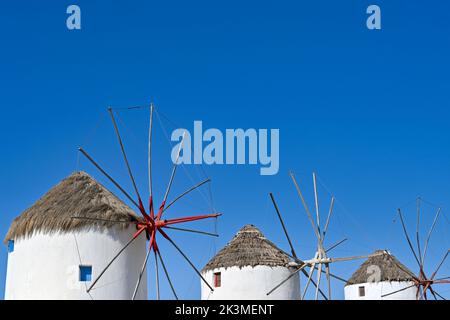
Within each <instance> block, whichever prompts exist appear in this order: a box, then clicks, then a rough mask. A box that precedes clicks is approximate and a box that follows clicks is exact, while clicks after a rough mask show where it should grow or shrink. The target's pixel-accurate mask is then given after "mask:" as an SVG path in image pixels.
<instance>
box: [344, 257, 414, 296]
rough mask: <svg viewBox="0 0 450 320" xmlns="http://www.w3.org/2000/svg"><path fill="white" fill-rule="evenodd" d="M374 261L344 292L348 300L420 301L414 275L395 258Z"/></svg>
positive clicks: (364, 268)
mask: <svg viewBox="0 0 450 320" xmlns="http://www.w3.org/2000/svg"><path fill="white" fill-rule="evenodd" d="M375 253H384V254H382V255H378V256H374V257H370V258H369V259H367V260H366V261H365V262H364V263H363V264H362V265H361V266H360V267H359V269H358V270H357V271H356V272H355V273H354V274H353V275H352V277H351V278H350V280H348V282H347V284H346V285H345V288H344V293H345V300H416V299H417V297H416V294H417V287H416V285H415V284H414V282H413V278H414V275H413V273H412V272H411V271H410V270H409V269H408V268H407V267H405V266H404V265H403V264H402V263H400V261H398V260H397V258H395V257H394V256H393V255H391V254H390V253H389V252H387V251H384V250H378V251H375Z"/></svg>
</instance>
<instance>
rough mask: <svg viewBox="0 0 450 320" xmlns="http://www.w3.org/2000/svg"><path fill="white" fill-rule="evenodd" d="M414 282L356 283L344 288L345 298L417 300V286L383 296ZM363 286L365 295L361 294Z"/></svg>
mask: <svg viewBox="0 0 450 320" xmlns="http://www.w3.org/2000/svg"><path fill="white" fill-rule="evenodd" d="M412 284H413V282H405V281H402V282H400V281H391V282H389V281H381V282H371V283H362V284H354V285H350V286H346V287H345V288H344V293H345V300H416V292H417V287H415V286H414V287H412V288H409V289H406V290H403V291H401V292H397V293H395V294H392V295H389V296H387V297H381V296H382V295H384V294H388V293H391V292H394V291H397V290H400V289H403V288H406V287H409V286H411V285H412ZM362 286H364V287H365V296H364V297H360V296H359V287H362Z"/></svg>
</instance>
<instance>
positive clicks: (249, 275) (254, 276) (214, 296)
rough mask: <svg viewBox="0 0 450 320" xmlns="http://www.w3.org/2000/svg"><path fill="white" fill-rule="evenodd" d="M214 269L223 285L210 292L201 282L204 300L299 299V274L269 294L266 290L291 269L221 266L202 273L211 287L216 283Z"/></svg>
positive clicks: (282, 278)
mask: <svg viewBox="0 0 450 320" xmlns="http://www.w3.org/2000/svg"><path fill="white" fill-rule="evenodd" d="M214 272H221V282H222V283H221V286H220V287H219V288H214V292H212V293H211V290H210V289H209V288H208V286H206V284H204V283H203V282H202V284H201V290H202V300H221V299H223V300H231V299H242V300H271V299H273V300H296V299H299V298H300V282H299V278H298V273H297V274H296V275H295V276H293V277H292V278H291V279H289V281H287V282H286V283H284V284H283V285H282V286H281V287H280V288H278V289H277V290H276V291H274V292H273V293H272V294H270V295H269V296H267V292H269V291H270V290H271V289H272V288H273V287H275V286H276V285H277V284H279V283H280V282H281V281H283V280H284V279H286V278H287V277H288V276H289V275H290V274H291V271H290V270H289V268H285V267H268V266H256V267H249V266H247V267H243V268H239V267H231V268H227V269H225V268H219V269H215V270H211V271H207V272H205V273H203V276H204V277H205V279H206V280H207V281H208V282H209V283H210V284H211V286H213V284H214V281H213V274H214ZM213 287H214V286H213Z"/></svg>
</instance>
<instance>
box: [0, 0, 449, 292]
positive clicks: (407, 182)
mask: <svg viewBox="0 0 450 320" xmlns="http://www.w3.org/2000/svg"><path fill="white" fill-rule="evenodd" d="M72 3H76V4H78V5H80V7H81V10H82V30H81V31H69V30H67V28H66V26H65V19H66V13H65V11H66V8H67V6H68V5H70V4H72ZM373 3H376V4H378V5H380V6H381V10H382V30H380V31H369V30H368V29H367V28H366V27H365V20H366V17H367V15H366V13H365V11H366V8H367V6H368V5H370V4H373ZM449 13H450V5H449V4H448V2H447V1H437V0H433V1H407V0H390V1H380V0H378V1H375V2H372V1H324V0H321V1H277V2H274V1H270V2H269V1H245V2H243V1H234V0H233V1H222V2H218V1H170V2H162V3H161V2H158V3H157V2H155V1H82V0H77V1H71V2H69V1H58V3H56V2H53V1H44V0H41V1H33V2H25V1H8V2H5V3H3V4H2V5H1V6H0V41H1V42H0V43H1V45H0V105H1V111H2V112H1V116H0V146H1V157H0V177H1V179H0V213H1V219H0V234H2V235H4V234H6V232H7V229H8V227H9V225H10V223H11V221H12V220H13V218H14V217H15V216H17V215H19V214H20V213H21V212H22V211H23V210H24V209H26V208H27V207H29V206H30V205H32V204H33V203H34V202H35V201H36V200H37V199H38V198H39V197H40V196H41V195H43V194H44V193H45V192H46V191H47V190H48V189H49V188H50V187H51V186H53V185H54V184H56V183H57V182H58V181H60V180H61V179H63V178H64V177H65V176H67V175H69V174H70V173H71V172H73V171H75V170H77V169H81V170H86V171H87V172H89V173H91V174H92V175H94V176H95V177H96V178H98V179H99V180H100V181H101V182H103V183H105V185H107V186H108V187H110V185H109V184H108V183H107V181H106V180H105V179H104V178H103V177H101V176H100V175H99V174H98V173H97V172H96V171H95V169H94V168H93V167H91V166H90V165H89V164H88V163H87V162H86V161H83V160H80V161H79V162H77V152H76V147H77V146H78V145H83V146H86V148H88V149H89V150H91V152H92V153H93V154H94V155H97V158H99V159H100V160H101V159H105V160H104V162H105V161H106V163H107V167H108V169H109V171H110V172H112V173H114V176H115V177H117V179H118V180H120V181H122V182H123V183H124V185H125V186H127V187H128V188H129V187H130V185H129V183H128V180H127V176H126V171H125V168H124V167H123V164H122V162H121V158H120V154H119V150H118V148H117V145H116V141H115V140H114V139H115V138H114V136H113V132H112V131H111V126H110V123H108V119H107V114H106V111H105V110H106V108H107V106H110V105H112V106H121V107H122V106H133V105H143V104H148V103H149V101H150V99H152V100H153V101H154V102H155V103H156V104H157V106H158V108H159V110H160V111H161V112H162V113H164V114H165V115H166V116H167V117H168V118H169V119H170V120H171V121H172V123H177V124H180V125H182V126H185V127H188V128H192V123H193V121H194V120H203V122H204V125H205V126H206V127H215V128H219V129H225V128H239V127H242V128H279V129H280V148H281V149H280V152H281V155H280V157H281V160H280V161H281V166H280V173H279V174H278V175H276V176H271V177H263V176H260V175H259V169H258V168H257V167H255V166H241V167H237V166H234V167H228V166H214V167H206V168H205V169H206V171H207V172H208V175H209V176H211V177H212V179H213V185H212V190H213V196H214V206H215V207H216V208H217V210H220V211H221V212H223V213H224V216H223V217H222V218H221V219H220V221H219V223H218V229H219V232H220V234H221V237H220V238H219V239H218V240H215V241H212V240H209V239H206V240H205V239H204V238H202V237H201V236H198V237H197V236H186V235H175V238H176V239H178V241H180V243H182V244H183V247H185V250H186V252H188V253H189V255H190V256H191V257H192V258H193V260H194V262H195V263H196V265H197V266H199V267H202V266H203V265H204V264H205V263H206V262H207V261H208V259H209V258H210V257H211V256H212V254H213V251H214V248H216V249H219V248H220V247H222V246H223V245H224V244H225V243H226V242H227V241H228V240H229V239H230V238H231V237H232V236H233V235H234V233H235V232H236V231H237V230H238V229H239V228H240V227H242V226H243V225H244V224H247V223H253V224H256V225H257V226H258V227H259V228H260V229H261V230H262V231H263V232H264V233H265V234H266V236H267V237H269V238H270V239H271V240H273V241H274V242H275V243H276V244H278V245H279V246H280V247H282V248H284V249H288V247H287V243H286V240H285V239H284V237H283V235H282V230H281V228H280V225H279V223H278V221H277V219H276V216H275V213H274V211H273V208H272V207H271V205H270V203H269V197H268V192H270V191H272V192H274V193H275V195H276V196H277V199H278V201H279V205H280V207H281V209H282V212H283V214H284V215H285V219H286V222H287V225H288V229H289V230H290V233H291V236H292V237H293V240H294V243H295V246H296V247H297V248H298V249H297V252H298V254H299V255H300V256H301V257H302V258H308V257H312V256H313V254H314V238H313V233H312V231H311V229H310V226H309V224H308V221H307V219H306V216H305V212H304V211H303V210H302V208H301V207H300V202H299V200H298V198H297V197H296V194H295V189H294V187H293V185H292V183H291V181H290V180H289V177H288V175H287V173H288V171H289V170H293V171H295V172H296V173H297V176H298V178H299V180H300V182H301V183H302V186H303V189H305V191H307V192H306V194H307V196H308V200H309V203H310V205H311V206H312V204H313V203H312V198H311V192H310V191H311V188H312V183H311V177H310V174H311V172H312V171H313V170H317V172H318V174H319V177H320V178H321V181H322V182H323V185H325V186H326V187H327V188H328V189H329V190H330V191H331V192H333V194H335V196H336V197H337V199H338V200H339V203H340V205H339V206H337V207H336V212H335V216H334V217H333V220H332V223H331V226H330V239H329V241H330V242H332V240H338V239H339V238H340V237H343V236H347V237H348V238H349V241H348V242H347V243H346V244H344V245H342V247H340V249H336V251H334V254H335V255H336V256H345V255H353V254H365V253H370V252H372V251H373V250H375V249H378V248H382V249H385V248H388V249H390V250H391V251H392V252H393V253H394V254H395V255H396V256H397V257H398V258H399V259H400V260H402V261H403V262H404V263H405V264H407V265H408V266H409V267H410V268H412V269H413V270H417V268H416V266H415V265H414V261H413V259H412V257H411V254H410V252H409V250H408V248H407V244H406V242H405V240H404V239H403V237H402V236H403V235H402V233H401V226H400V225H399V222H398V221H397V222H395V223H394V222H393V219H394V217H395V213H396V208H397V207H399V206H403V208H404V210H405V215H406V218H407V221H408V226H409V227H410V230H411V232H412V230H413V229H414V223H413V222H414V214H415V211H414V205H411V204H410V205H406V204H408V203H411V201H414V199H415V198H416V197H417V196H418V195H421V196H422V197H424V198H425V199H427V200H428V201H430V202H432V203H436V204H439V205H441V206H442V207H443V212H444V213H445V214H446V215H447V216H446V218H445V217H443V218H442V219H441V220H440V221H439V223H438V227H437V229H436V233H435V234H434V236H433V238H432V241H431V245H430V251H429V258H430V259H429V265H428V267H427V270H429V271H431V269H433V268H432V266H433V265H434V264H436V263H437V262H438V260H440V257H441V255H442V254H443V252H444V250H447V248H448V247H449V244H450V237H449V232H448V231H449V226H450V225H449V221H448V217H450V213H449V209H450V186H449V183H448V182H449V181H450V166H449V164H450V149H449V146H450V129H449V117H450V110H449V107H450V104H449V92H450V80H449V73H450V64H449V60H448V59H449V57H450V19H449V18H448V17H449ZM140 115H142V113H141V114H140ZM123 117H124V119H123V122H124V123H126V125H127V127H128V128H130V130H129V131H130V132H134V133H133V134H134V137H135V140H134V143H132V142H131V141H132V138H131V134H130V135H128V136H127V140H126V141H127V142H128V146H129V147H128V149H129V150H130V157H131V158H132V162H133V165H134V170H135V172H136V175H137V176H138V177H139V178H138V180H139V184H140V186H141V187H142V189H143V190H145V185H146V184H145V183H146V167H145V143H144V142H145V130H144V129H145V125H146V122H145V121H146V120H145V118H143V117H141V116H139V113H138V112H136V113H131V114H130V113H125V114H124V115H123ZM99 119H102V120H101V122H100V124H101V125H100V126H99V129H98V130H95V128H97V124H98V123H99ZM168 123H169V122H167V123H166V124H167V126H168V128H169V129H171V127H170V126H169V125H168ZM156 132H157V131H156ZM161 132H162V131H161ZM161 132H160V133H159V136H157V137H156V138H155V139H157V140H158V141H161V143H160V145H159V144H158V143H156V145H155V150H157V149H156V148H159V154H158V155H156V156H155V160H154V162H155V171H156V172H157V173H156V175H157V176H158V178H156V182H155V184H156V185H158V186H157V187H155V188H156V189H157V190H156V191H159V192H160V193H161V192H162V190H163V189H164V187H165V183H166V180H167V177H168V175H169V166H168V161H169V160H168V157H167V156H168V152H169V151H170V149H169V148H168V145H167V141H166V140H164V139H165V138H163V135H162V134H161ZM141 140H142V141H141ZM163 141H165V146H166V147H164V144H163V143H162V142H163ZM155 152H156V151H155ZM106 159H107V160H106ZM189 170H191V171H194V168H187V171H189ZM195 170H196V169H195ZM178 178H179V179H178V180H177V181H176V184H177V188H179V190H181V189H182V185H183V183H185V181H184V180H183V179H182V175H180V176H179V177H178ZM185 184H186V185H188V183H185ZM323 185H321V188H322V189H321V191H323V189H324V188H323ZM158 188H159V189H158ZM111 189H112V190H113V191H116V190H115V189H113V188H112V187H111ZM129 190H131V189H130V188H129ZM116 193H118V192H116ZM174 193H175V191H174ZM321 194H322V197H321V199H322V200H323V201H324V203H328V201H329V198H328V195H327V194H325V193H321ZM325 196H326V197H325ZM324 206H325V204H324V205H323V207H324ZM344 208H345V209H344ZM424 209H425V212H424V214H425V217H424V220H425V221H424V223H425V222H428V223H430V221H431V219H432V215H433V214H434V211H433V210H435V208H434V207H433V206H428V205H427V206H425V207H424ZM323 211H326V210H323ZM175 213H177V214H179V215H183V214H185V213H188V214H190V213H200V212H184V211H183V212H174V216H175ZM324 213H325V212H324ZM446 219H447V220H446ZM200 225H201V224H200ZM202 226H204V227H205V228H206V227H209V229H211V223H210V224H209V225H208V224H205V225H202ZM425 227H426V226H425V225H424V226H423V227H422V231H423V232H424V233H425V230H426V228H425ZM177 237H178V238H177ZM161 246H162V247H163V249H164V250H165V251H164V254H165V255H166V260H168V265H169V271H170V272H171V273H172V274H173V277H174V282H175V284H176V287H177V288H178V291H179V294H180V296H181V297H182V298H193V299H197V298H199V281H198V280H197V279H196V277H195V275H194V274H193V272H191V270H190V269H189V267H188V266H187V265H186V264H185V263H184V262H183V261H182V260H181V259H180V258H179V257H178V256H177V254H176V252H175V251H174V250H172V249H171V248H170V247H168V246H167V245H165V244H161ZM6 261H7V250H6V247H5V246H3V249H2V250H1V251H0V296H1V294H2V293H3V288H4V279H5V273H6ZM359 263H360V262H355V263H342V264H341V265H340V266H336V267H334V268H333V270H332V271H334V272H335V273H336V274H339V275H341V276H344V277H348V276H350V275H351V274H352V272H353V271H354V270H355V269H356V268H357V266H358V265H359ZM442 271H443V272H442V274H443V275H449V274H450V265H449V264H448V263H447V264H446V265H445V266H444V267H443V268H442ZM150 278H152V276H150ZM303 284H304V281H303ZM149 285H150V289H149V291H150V294H151V295H152V297H153V294H154V288H153V286H152V283H149ZM333 286H334V287H333V289H334V292H335V298H342V297H343V293H342V285H341V284H340V283H333ZM445 291H446V292H445ZM439 292H441V293H442V294H443V295H446V296H447V297H450V291H449V288H442V289H441V290H439ZM163 297H165V298H170V297H171V296H170V292H169V290H168V286H167V285H166V283H164V285H163Z"/></svg>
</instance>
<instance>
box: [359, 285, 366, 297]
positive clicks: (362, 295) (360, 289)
mask: <svg viewBox="0 0 450 320" xmlns="http://www.w3.org/2000/svg"><path fill="white" fill-rule="evenodd" d="M358 293H359V296H360V297H364V296H365V295H366V288H365V287H358Z"/></svg>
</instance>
